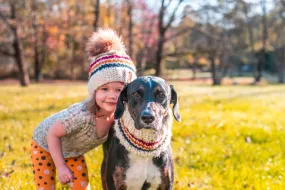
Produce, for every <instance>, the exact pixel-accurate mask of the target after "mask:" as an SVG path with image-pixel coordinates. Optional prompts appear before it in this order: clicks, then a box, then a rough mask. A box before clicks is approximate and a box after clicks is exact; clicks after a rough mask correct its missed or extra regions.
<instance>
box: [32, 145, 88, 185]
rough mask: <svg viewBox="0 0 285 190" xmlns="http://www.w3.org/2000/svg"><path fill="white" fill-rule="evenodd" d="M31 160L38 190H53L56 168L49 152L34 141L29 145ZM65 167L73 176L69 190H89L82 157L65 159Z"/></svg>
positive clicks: (85, 167) (86, 172) (85, 166)
mask: <svg viewBox="0 0 285 190" xmlns="http://www.w3.org/2000/svg"><path fill="white" fill-rule="evenodd" d="M31 160H32V166H33V173H34V179H35V183H36V187H37V189H38V190H41V189H45V190H46V189H48V190H53V189H54V190H55V189H56V187H55V184H56V182H55V176H56V167H55V164H54V162H53V160H52V157H51V155H50V153H49V152H47V151H46V150H44V149H43V148H41V147H40V146H39V145H38V144H37V143H36V142H35V141H34V140H33V141H32V144H31ZM65 162H66V165H67V166H68V167H69V168H70V170H71V171H72V172H73V174H74V181H73V183H69V184H68V185H69V187H70V189H71V190H81V189H90V187H89V179H88V171H87V165H86V162H85V159H84V156H78V157H75V158H65Z"/></svg>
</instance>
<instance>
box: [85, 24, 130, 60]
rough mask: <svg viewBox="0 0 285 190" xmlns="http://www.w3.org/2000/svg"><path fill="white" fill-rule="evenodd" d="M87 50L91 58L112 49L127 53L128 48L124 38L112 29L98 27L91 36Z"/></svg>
mask: <svg viewBox="0 0 285 190" xmlns="http://www.w3.org/2000/svg"><path fill="white" fill-rule="evenodd" d="M86 50H87V52H88V56H89V58H92V57H96V56H98V55H99V54H102V53H106V52H109V51H111V50H113V51H117V52H121V53H122V54H126V48H125V45H124V43H123V41H122V38H121V37H119V36H118V35H117V33H116V32H115V31H114V30H112V29H102V28H100V29H98V31H97V32H94V33H93V35H92V36H91V37H90V38H89V40H88V42H87V45H86Z"/></svg>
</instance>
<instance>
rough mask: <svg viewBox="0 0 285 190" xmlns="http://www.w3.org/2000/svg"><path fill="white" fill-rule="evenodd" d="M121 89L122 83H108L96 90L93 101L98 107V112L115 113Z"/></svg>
mask: <svg viewBox="0 0 285 190" xmlns="http://www.w3.org/2000/svg"><path fill="white" fill-rule="evenodd" d="M123 87H124V83H122V82H110V83H107V84H104V85H102V86H100V87H99V88H98V89H97V90H96V93H95V100H96V103H97V105H98V106H99V107H100V112H101V111H102V112H103V111H104V112H107V113H113V112H114V111H115V109H116V105H117V101H118V97H119V95H120V93H121V91H122V89H123Z"/></svg>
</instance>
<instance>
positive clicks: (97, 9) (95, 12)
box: [93, 0, 100, 31]
mask: <svg viewBox="0 0 285 190" xmlns="http://www.w3.org/2000/svg"><path fill="white" fill-rule="evenodd" d="M94 16H95V19H94V23H93V27H94V31H96V30H97V29H98V25H99V16H100V0H97V1H96V5H95V6H94Z"/></svg>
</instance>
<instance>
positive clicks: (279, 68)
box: [277, 46, 285, 83]
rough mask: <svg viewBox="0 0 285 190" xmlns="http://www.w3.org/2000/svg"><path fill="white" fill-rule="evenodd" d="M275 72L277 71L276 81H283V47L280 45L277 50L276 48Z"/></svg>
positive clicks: (284, 70)
mask: <svg viewBox="0 0 285 190" xmlns="http://www.w3.org/2000/svg"><path fill="white" fill-rule="evenodd" d="M277 60H278V63H277V72H278V82H279V83H284V82H285V78H284V74H285V47H284V46H283V47H281V48H280V49H279V50H277Z"/></svg>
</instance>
